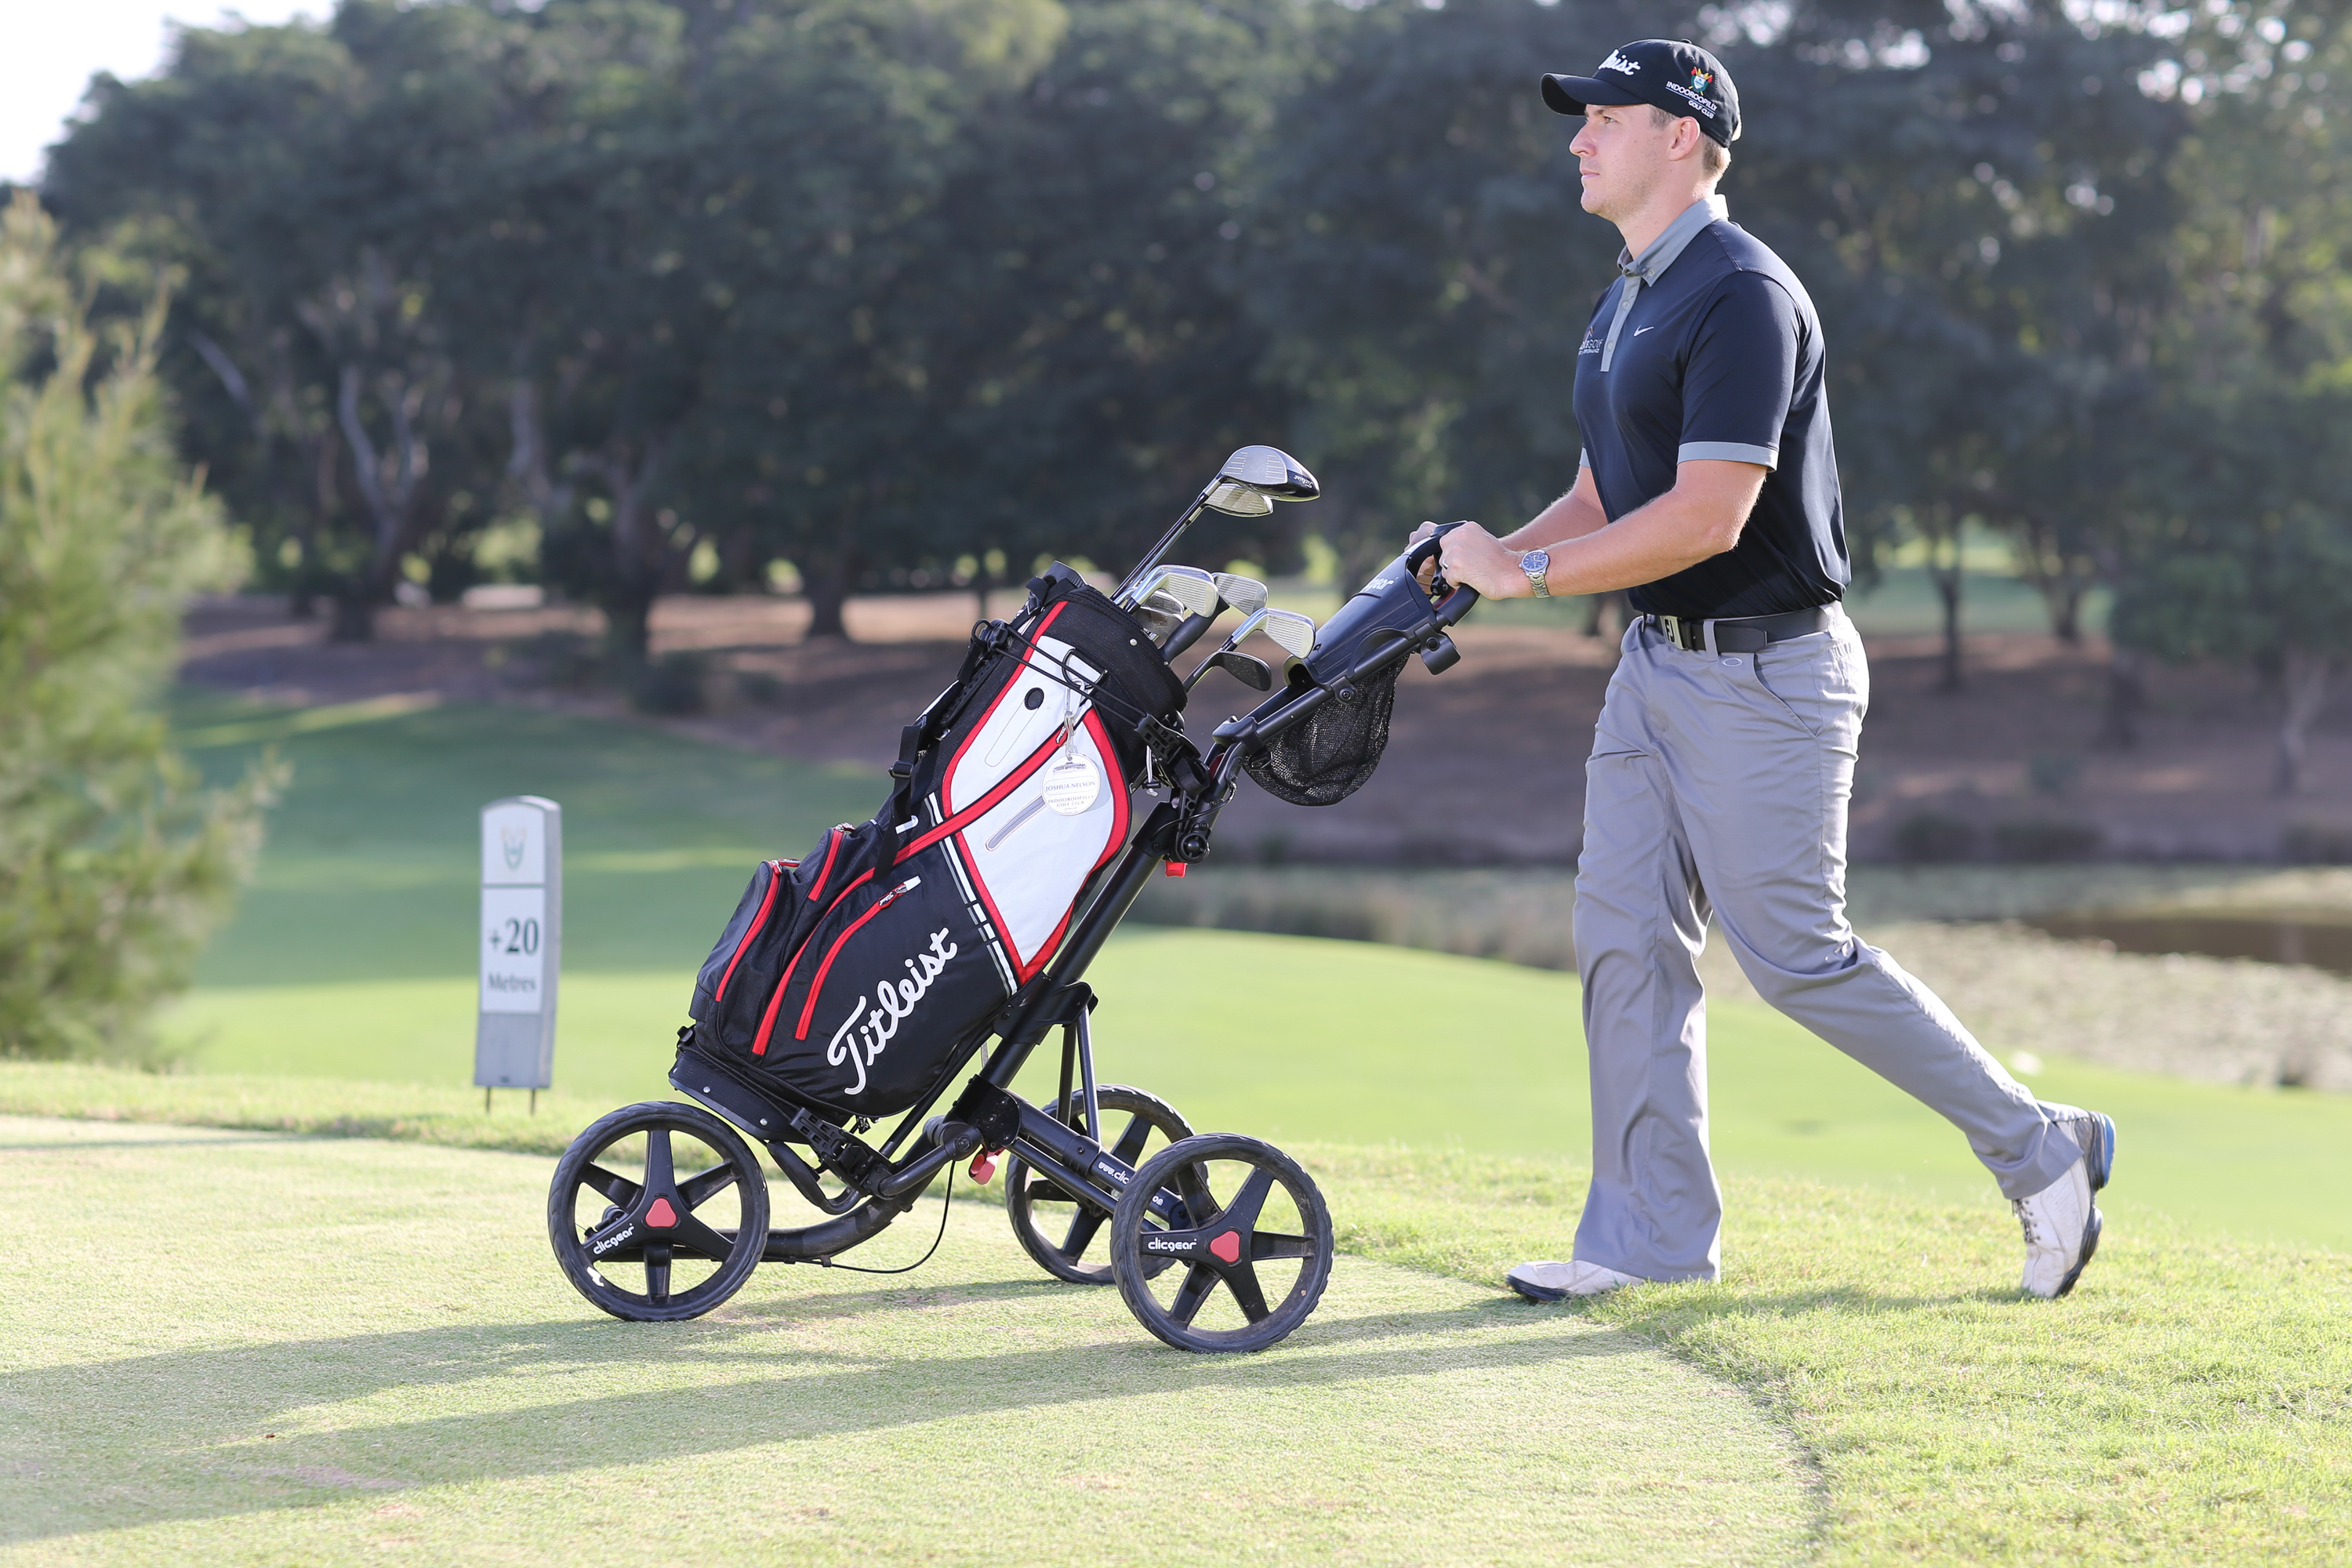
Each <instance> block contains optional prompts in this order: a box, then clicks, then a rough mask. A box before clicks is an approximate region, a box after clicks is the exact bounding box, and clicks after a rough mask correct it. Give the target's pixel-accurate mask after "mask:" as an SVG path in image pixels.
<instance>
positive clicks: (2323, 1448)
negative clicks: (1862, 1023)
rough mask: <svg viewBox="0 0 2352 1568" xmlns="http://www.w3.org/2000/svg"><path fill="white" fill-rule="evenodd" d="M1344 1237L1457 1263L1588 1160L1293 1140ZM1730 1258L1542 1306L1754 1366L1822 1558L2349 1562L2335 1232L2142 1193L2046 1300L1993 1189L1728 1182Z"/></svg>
mask: <svg viewBox="0 0 2352 1568" xmlns="http://www.w3.org/2000/svg"><path fill="white" fill-rule="evenodd" d="M1307 1155H1308V1158H1309V1161H1310V1163H1311V1164H1312V1166H1313V1168H1314V1169H1315V1170H1316V1171H1317V1173H1318V1179H1319V1180H1320V1181H1321V1182H1322V1183H1323V1184H1324V1189H1325V1191H1326V1192H1327V1193H1328V1194H1330V1197H1331V1201H1332V1205H1333V1210H1334V1212H1335V1214H1339V1215H1343V1216H1345V1217H1344V1219H1343V1220H1342V1222H1341V1229H1342V1242H1343V1245H1345V1246H1348V1247H1351V1248H1354V1249H1356V1250H1358V1251H1360V1252H1362V1253H1364V1254H1366V1255H1367V1256H1370V1257H1376V1258H1389V1259H1391V1260H1394V1261H1398V1262H1403V1263H1408V1264H1412V1265H1415V1266H1418V1267H1422V1268H1439V1269H1444V1270H1446V1271H1448V1272H1454V1273H1458V1274H1461V1275H1464V1276H1465V1277H1468V1278H1472V1279H1478V1278H1487V1277H1491V1273H1492V1271H1493V1270H1495V1269H1496V1268H1502V1267H1506V1266H1507V1264H1508V1263H1509V1262H1510V1261H1511V1260H1513V1259H1514V1258H1517V1257H1518V1256H1520V1255H1521V1254H1522V1253H1523V1252H1524V1251H1525V1249H1526V1248H1527V1247H1528V1246H1529V1244H1530V1242H1531V1241H1532V1240H1533V1239H1534V1238H1535V1237H1538V1236H1540V1235H1544V1234H1554V1235H1557V1234H1560V1233H1562V1231H1563V1230H1564V1227H1565V1226H1567V1225H1568V1224H1569V1223H1570V1219H1571V1216H1572V1215H1574V1214H1575V1212H1576V1207H1577V1205H1578V1204H1579V1203H1580V1201H1581V1196H1582V1173H1581V1172H1580V1171H1577V1170H1574V1169H1570V1168H1565V1167H1561V1166H1548V1165H1539V1164H1534V1163H1520V1162H1511V1161H1504V1160H1496V1159H1490V1158H1483V1157H1479V1156H1475V1155H1467V1154H1456V1155H1429V1154H1418V1153H1412V1152H1406V1151H1389V1152H1362V1151H1338V1150H1309V1151H1307ZM1727 1195H1728V1197H1729V1206H1730V1216H1731V1217H1730V1220H1729V1223H1728V1226H1727V1242H1726V1248H1725V1252H1726V1258H1727V1267H1726V1270H1725V1276H1724V1279H1723V1280H1722V1282H1721V1283H1719V1284H1717V1285H1709V1286H1697V1285H1688V1286H1658V1287H1646V1288H1643V1289H1638V1290H1633V1291H1629V1292H1625V1293H1623V1294H1620V1295H1616V1296H1612V1297H1606V1298H1602V1299H1601V1300H1597V1301H1594V1302H1591V1303H1589V1304H1586V1305H1582V1306H1576V1307H1564V1308H1554V1309H1544V1310H1549V1311H1557V1312H1559V1313H1560V1314H1561V1315H1563V1316H1574V1317H1577V1318H1580V1319H1581V1320H1583V1321H1596V1322H1606V1323H1612V1324H1615V1325H1618V1326H1621V1327H1623V1328H1626V1329H1629V1330H1632V1331H1634V1332H1636V1333H1639V1334H1641V1335H1643V1337H1644V1338H1647V1339H1650V1340H1653V1341H1654V1342H1658V1343H1661V1344H1665V1345H1670V1346H1672V1347H1673V1348H1675V1350H1677V1351H1679V1352H1682V1353H1684V1354H1685V1355H1687V1356H1689V1357H1691V1358H1692V1359H1693V1360H1694V1361H1696V1363H1698V1364H1699V1365H1701V1366H1704V1367H1707V1368H1709V1369H1711V1370H1714V1371H1717V1372H1720V1373H1725V1374H1726V1375H1727V1376H1730V1377H1732V1378H1735V1379H1737V1380H1738V1382H1739V1383H1740V1384H1743V1385H1745V1386H1746V1387H1748V1388H1749V1389H1751V1390H1753V1391H1756V1392H1757V1393H1758V1394H1759V1395H1760V1396H1761V1397H1762V1398H1763V1399H1764V1400H1765V1401H1766V1402H1767V1405H1768V1407H1769V1409H1770V1410H1772V1411H1773V1413H1774V1414H1776V1415H1779V1416H1780V1417H1781V1418H1782V1419H1783V1420H1785V1421H1786V1422H1787V1423H1788V1424H1789V1426H1790V1427H1791V1429H1793V1430H1794V1431H1795V1432H1796V1433H1797V1434H1798V1436H1800V1437H1801V1438H1802V1439H1803V1440H1804V1442H1805V1445H1806V1447H1807V1450H1808V1452H1809V1453H1811V1456H1812V1457H1813V1458H1814V1460H1815V1462H1816V1463H1817V1464H1818V1465H1819V1466H1820V1467H1821V1469H1822V1477H1823V1480H1824V1484H1825V1487H1826V1491H1827V1496H1828V1500H1829V1507H1830V1510H1831V1513H1832V1519H1831V1522H1830V1524H1829V1527H1828V1530H1827V1531H1826V1538H1825V1542H1824V1545H1823V1550H1822V1561H1824V1562H1826V1563H1905V1562H1920V1561H1926V1562H1938V1563H2344V1562H2347V1561H2352V1338H2347V1335H2346V1333H2345V1331H2344V1325H2345V1311H2346V1307H2347V1301H2352V1258H2347V1257H2345V1256H2343V1255H2341V1254H2337V1253H2326V1252H2315V1251H2310V1250H2305V1249H2297V1248H2288V1247H2261V1246H2250V1245H2244V1244H2240V1243H2235V1242H2230V1241H2224V1240H2220V1239H2216V1238H2215V1237H2211V1236H2210V1235H2209V1234H2199V1233H2192V1232H2188V1231H2184V1230H2182V1229H2180V1228H2179V1227H2177V1226H2170V1225H2167V1224H2164V1223H2161V1222H2158V1221H2156V1220H2154V1219H2151V1218H2141V1219H2139V1220H2137V1221H2135V1222H2134V1223H2133V1224H2131V1225H2129V1226H2119V1227H2117V1228H2116V1229H2115V1230H2114V1231H2112V1232H2111V1233H2110V1235H2109V1237H2108V1239H2107V1240H2106V1241H2105V1244H2104V1245H2103V1246H2102V1247H2101V1248H2100V1252H2099V1256H2098V1258H2097V1261H2096V1262H2095V1264H2094V1265H2093V1266H2092V1268H2091V1269H2090V1270H2089V1271H2088V1272H2087V1273H2086V1274H2085V1276H2084V1282H2083V1284H2082V1286H2081V1288H2080V1289H2077V1290H2076V1291H2075V1292H2074V1295H2072V1296H2070V1297H2068V1298H2067V1299H2066V1300H2063V1301H2056V1302H2042V1301H2034V1300H2025V1299H2022V1298H2021V1297H2020V1296H2019V1295H2018V1294H2017V1292H2016V1291H2015V1290H2014V1289H2006V1288H2002V1287H2000V1286H1994V1285H1989V1284H1988V1283H1987V1280H1988V1279H1995V1278H2002V1279H2006V1278H2007V1277H2008V1276H2010V1275H2011V1272H2012V1271H2013V1269H2014V1267H2015V1262H2016V1257H2017V1253H2016V1243H2015V1239H2014V1235H2015V1233H2014V1231H2013V1229H2012V1228H2011V1225H2010V1223H2009V1220H2008V1216H2007V1215H2006V1214H2005V1213H2000V1212H1998V1211H1992V1210H1989V1209H1987V1208H1984V1207H1976V1208H1957V1207H1952V1206H1948V1205H1935V1204H1925V1203H1918V1202H1914V1201H1908V1200H1906V1199H1904V1198H1901V1197H1899V1196H1895V1195H1893V1194H1887V1193H1885V1192H1874V1191H1868V1190H1862V1189H1851V1188H1849V1189H1839V1188H1832V1187H1823V1186H1820V1185H1816V1184H1810V1183H1801V1182H1792V1181H1778V1180H1759V1179H1752V1178H1751V1179H1745V1180H1742V1179H1735V1180H1733V1181H1732V1182H1731V1183H1730V1184H1729V1192H1728V1194H1727Z"/></svg>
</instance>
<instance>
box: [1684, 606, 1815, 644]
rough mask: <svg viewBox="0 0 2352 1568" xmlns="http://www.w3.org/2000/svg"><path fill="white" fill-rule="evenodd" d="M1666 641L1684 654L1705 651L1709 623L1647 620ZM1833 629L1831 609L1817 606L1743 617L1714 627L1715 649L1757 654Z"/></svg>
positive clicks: (1720, 621)
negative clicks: (1783, 643) (1765, 649)
mask: <svg viewBox="0 0 2352 1568" xmlns="http://www.w3.org/2000/svg"><path fill="white" fill-rule="evenodd" d="M1642 618H1643V620H1645V621H1647V622H1649V623H1650V625H1652V626H1655V627H1656V628H1657V629H1658V630H1659V631H1660V632H1661V633H1663V634H1664V637H1665V639H1666V640H1667V641H1668V642H1670V643H1672V644H1674V645H1675V647H1678V648H1681V649H1682V650H1683V651H1684V652H1685V653H1704V652H1706V626H1707V623H1706V622H1705V621H1701V620H1692V619H1691V618H1690V617H1688V616H1643V617H1642ZM1829 628H1830V606H1829V605H1814V606H1813V607H1812V608H1811V609H1809V610H1789V611H1785V612H1783V613H1782V614H1780V615H1777V616H1739V617H1738V618H1737V619H1732V620H1718V621H1717V622H1716V623H1715V649H1716V651H1717V653H1754V652H1755V651H1756V650H1757V649H1758V648H1759V647H1764V646H1765V645H1766V644H1768V643H1776V642H1787V641H1788V640H1789V639H1790V637H1810V636H1811V635H1812V634H1813V633H1814V632H1825V631H1827V630H1829Z"/></svg>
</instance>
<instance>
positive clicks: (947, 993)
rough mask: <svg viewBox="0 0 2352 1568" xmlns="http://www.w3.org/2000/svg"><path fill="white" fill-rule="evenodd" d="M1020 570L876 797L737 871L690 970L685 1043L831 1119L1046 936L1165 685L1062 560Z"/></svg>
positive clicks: (938, 1051)
mask: <svg viewBox="0 0 2352 1568" xmlns="http://www.w3.org/2000/svg"><path fill="white" fill-rule="evenodd" d="M1029 587H1030V597H1029V602H1028V605H1026V607H1025V608H1024V611H1023V613H1022V614H1021V615H1020V616H1017V617H1016V618H1015V619H1014V620H1013V622H1012V623H1010V625H1001V624H992V625H991V626H982V627H981V628H979V629H978V630H977V631H976V632H975V633H974V635H973V639H972V645H971V650H970V652H969V653H968V655H967V656H966V658H965V660H964V664H963V668H962V669H961V671H960V672H959V674H958V675H957V678H956V679H955V681H954V683H953V684H952V685H950V687H949V688H948V689H947V690H946V691H944V692H942V693H941V694H940V697H939V699H938V700H936V701H934V702H933V703H932V704H931V706H930V707H929V709H928V710H925V711H924V713H923V715H922V717H921V718H920V719H919V720H918V721H916V722H915V723H913V724H911V725H909V726H908V728H907V731H906V732H905V736H904V738H903V741H902V743H901V746H900V751H899V757H898V763H896V764H894V765H893V766H892V768H891V770H890V772H891V773H892V775H893V777H894V778H895V779H896V781H897V784H896V787H895V788H894V789H893V790H892V792H891V795H890V798H889V800H888V801H887V803H886V804H885V805H884V806H883V808H882V810H881V811H880V812H879V813H877V815H876V816H874V818H873V819H872V820H871V821H868V822H866V823H864V824H863V825H861V826H855V827H853V826H848V825H846V824H845V825H843V826H839V827H835V828H833V829H831V830H830V831H828V832H827V833H826V834H825V836H824V838H823V839H822V840H820V841H819V842H818V843H817V844H816V846H815V847H814V848H812V849H811V850H810V851H809V853H808V854H807V855H806V856H805V857H803V858H802V859H800V860H797V861H794V860H771V861H768V862H766V863H764V864H763V865H761V867H760V868H759V870H758V871H757V872H756V873H755V874H754V875H753V876H752V879H751V886H750V887H749V888H747V889H744V893H743V898H742V901H741V902H740V904H739V905H738V906H737V908H736V910H735V914H734V918H733V919H731V920H730V921H728V923H727V929H726V930H725V931H723V932H722V933H721V934H720V936H719V944H718V945H717V946H716V947H714V948H713V949H712V950H711V952H710V957H709V960H708V961H707V962H705V963H704V964H703V966H702V971H701V973H700V975H699V976H698V978H697V981H696V983H695V990H694V1002H693V1007H692V1016H693V1018H694V1026H693V1029H692V1031H691V1035H690V1037H689V1041H688V1043H689V1044H690V1047H692V1048H693V1049H695V1050H697V1051H698V1052H699V1053H701V1054H703V1055H705V1056H708V1057H710V1058H716V1059H718V1060H719V1061H721V1062H724V1063H726V1064H727V1065H728V1066H730V1068H733V1069H734V1070H735V1071H736V1072H738V1073H739V1074H740V1075H741V1076H742V1077H743V1078H744V1079H746V1080H748V1081H750V1082H751V1083H753V1084H755V1085H759V1086H761V1087H763V1088H765V1089H769V1090H771V1091H772V1092H773V1093H775V1094H776V1095H777V1096H778V1097H779V1098H780V1099H782V1100H784V1101H785V1102H786V1103H788V1104H789V1103H793V1102H797V1103H799V1104H802V1105H804V1106H807V1107H809V1108H811V1109H812V1110H817V1111H820V1112H824V1113H825V1114H827V1115H829V1116H831V1117H832V1118H833V1119H834V1120H835V1121H842V1120H845V1119H846V1118H848V1117H850V1116H853V1115H856V1116H866V1117H882V1116H888V1115H891V1114H894V1113H895V1112H898V1111H900V1110H905V1109H907V1108H908V1106H910V1105H912V1104H913V1103H914V1102H915V1101H916V1100H919V1098H921V1096H922V1095H923V1094H924V1093H925V1092H926V1091H928V1090H929V1089H930V1088H931V1087H932V1085H933V1084H934V1083H935V1082H936V1081H937V1079H938V1077H939V1074H940V1068H941V1066H942V1064H943V1063H944V1062H945V1061H946V1060H947V1059H948V1058H949V1057H950V1055H952V1054H953V1053H954V1052H955V1051H956V1050H957V1049H958V1048H959V1047H961V1046H962V1045H963V1044H965V1043H967V1042H968V1041H970V1040H971V1039H973V1038H974V1037H976V1036H977V1035H979V1034H981V1033H983V1032H984V1031H986V1030H987V1028H988V1027H989V1026H990V1024H991V1022H992V1020H993V1019H994V1018H995V1016H996V1015H997V1013H998V1011H999V1010H1000V1009H1001V1008H1002V1007H1003V1005H1004V1003H1005V1001H1006V999H1007V998H1008V997H1010V996H1011V995H1012V994H1013V993H1014V992H1015V991H1016V990H1018V989H1019V988H1020V986H1021V985H1022V984H1023V983H1024V982H1026V981H1028V980H1030V979H1031V978H1033V977H1034V976H1035V975H1036V974H1037V973H1039V971H1041V970H1042V969H1044V967H1045V964H1046V963H1047V961H1048V960H1050V959H1051V958H1052V957H1053V955H1054V953H1055V950H1056V948H1057V947H1058V946H1059V945H1060V943H1061V941H1062V938H1063V935H1064V933H1065V931H1066V930H1067V929H1068V927H1069V922H1070V915H1071V911H1072V910H1073V908H1074V907H1075V906H1076V902H1077V900H1078V898H1079V896H1080V894H1081V892H1082V891H1083V890H1084V889H1085V888H1086V886H1087V883H1088V881H1089V880H1090V879H1092V878H1093V877H1094V875H1095V873H1096V872H1097V870H1098V869H1100V868H1102V867H1103V865H1105V864H1106V863H1107V862H1108V861H1109V860H1110V859H1111V858H1113V857H1114V856H1116V855H1118V853H1119V851H1120V850H1121V849H1122V848H1124V847H1125V846H1126V843H1127V839H1128V834H1129V793H1130V791H1131V790H1132V789H1133V787H1134V785H1135V784H1136V783H1138V782H1139V779H1140V777H1141V774H1142V770H1143V768H1144V766H1145V765H1146V764H1145V758H1146V743H1147V737H1148V736H1149V735H1150V733H1151V732H1152V731H1154V730H1155V729H1156V728H1157V727H1158V726H1160V725H1172V724H1174V723H1175V722H1176V721H1177V714H1178V712H1179V711H1180V710H1181V709H1182V707H1183V705H1184V692H1183V688H1182V687H1181V684H1180V683H1179V682H1178V680H1177V679H1176V677H1175V675H1174V674H1173V673H1172V672H1171V670H1170V668H1169V667H1168V665H1167V664H1166V662H1165V661H1164V660H1163V659H1162V658H1161V657H1160V650H1159V649H1158V648H1157V647H1154V646H1152V644H1151V643H1150V640H1149V639H1148V638H1147V637H1145V636H1144V634H1143V632H1142V630H1141V628H1140V627H1139V626H1138V625H1137V624H1136V622H1135V621H1133V620H1132V619H1130V618H1129V616H1128V615H1127V613H1126V612H1125V611H1123V610H1121V609H1120V608H1119V607H1118V605H1115V604H1113V603H1112V602H1111V601H1110V600H1109V599H1108V598H1107V597H1105V596H1104V595H1102V594H1100V593H1098V592H1097V591H1096V590H1095V589H1094V588H1092V587H1090V586H1088V585H1087V583H1086V582H1085V581H1084V580H1083V579H1082V578H1080V577H1079V576H1078V574H1076V573H1075V572H1072V571H1071V570H1070V569H1069V568H1067V567H1066V566H1061V565H1056V566H1055V568H1054V569H1053V570H1052V571H1051V572H1049V573H1047V574H1045V576H1042V577H1039V578H1037V579H1035V580H1034V581H1033V582H1032V583H1031V584H1030V585H1029Z"/></svg>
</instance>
